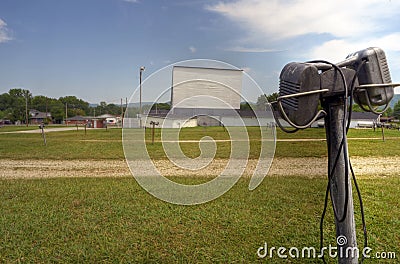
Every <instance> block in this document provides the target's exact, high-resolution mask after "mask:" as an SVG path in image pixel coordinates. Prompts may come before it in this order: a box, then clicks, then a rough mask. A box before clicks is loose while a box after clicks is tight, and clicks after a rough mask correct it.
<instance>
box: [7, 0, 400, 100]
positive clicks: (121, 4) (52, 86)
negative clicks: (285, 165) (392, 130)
mask: <svg viewBox="0 0 400 264" xmlns="http://www.w3.org/2000/svg"><path fill="white" fill-rule="evenodd" d="M399 2H400V1H395V0H352V1H348V0H327V1H315V0H281V1H279V0H271V1H263V0H237V1H207V0H193V1H185V0H171V1H162V0H154V1H149V0H147V1H146V0H57V1H54V0H31V1H25V0H1V1H0V93H4V92H7V91H8V90H9V89H11V88H14V87H21V88H24V89H28V90H30V91H31V92H32V93H33V95H46V96H49V97H55V98H58V97H61V96H66V95H75V96H77V97H79V98H82V99H84V100H86V101H88V102H90V103H99V102H100V101H106V102H108V103H111V102H115V103H118V102H120V98H124V100H125V98H126V97H128V98H129V97H130V96H131V94H132V93H133V91H134V90H135V89H136V87H137V85H138V83H139V68H140V66H146V71H145V72H144V78H146V77H147V76H149V75H150V74H152V73H154V72H156V71H157V70H159V69H161V68H163V67H165V66H167V65H169V64H171V63H175V62H178V61H182V60H188V59H213V60H221V61H224V62H227V63H230V64H232V65H234V66H237V67H239V68H242V69H244V70H245V71H246V72H247V73H248V74H249V75H250V76H251V77H252V78H253V79H254V80H255V81H256V82H257V83H258V84H259V86H260V87H261V88H262V90H263V91H264V92H265V93H272V92H275V91H277V89H278V77H279V73H280V71H281V69H282V68H283V66H284V65H285V64H286V63H288V62H290V61H306V60H311V59H326V60H331V61H332V62H338V61H340V60H342V59H344V58H345V57H346V55H347V54H349V53H352V52H354V51H357V50H361V49H364V48H367V47H369V46H378V47H381V48H383V49H384V50H385V52H386V55H387V57H388V61H389V66H390V70H391V73H392V79H393V81H395V82H400V45H399V43H400V29H399V27H398V25H399V24H400V21H399V20H400V19H399V18H398V10H400V3H399ZM396 92H397V93H400V90H399V88H397V89H396ZM146 93H147V94H148V95H149V97H148V98H150V97H154V95H153V94H152V93H154V91H144V93H143V100H144V101H146V96H147V95H146ZM150 94H151V96H150ZM256 96H257V95H254V97H256Z"/></svg>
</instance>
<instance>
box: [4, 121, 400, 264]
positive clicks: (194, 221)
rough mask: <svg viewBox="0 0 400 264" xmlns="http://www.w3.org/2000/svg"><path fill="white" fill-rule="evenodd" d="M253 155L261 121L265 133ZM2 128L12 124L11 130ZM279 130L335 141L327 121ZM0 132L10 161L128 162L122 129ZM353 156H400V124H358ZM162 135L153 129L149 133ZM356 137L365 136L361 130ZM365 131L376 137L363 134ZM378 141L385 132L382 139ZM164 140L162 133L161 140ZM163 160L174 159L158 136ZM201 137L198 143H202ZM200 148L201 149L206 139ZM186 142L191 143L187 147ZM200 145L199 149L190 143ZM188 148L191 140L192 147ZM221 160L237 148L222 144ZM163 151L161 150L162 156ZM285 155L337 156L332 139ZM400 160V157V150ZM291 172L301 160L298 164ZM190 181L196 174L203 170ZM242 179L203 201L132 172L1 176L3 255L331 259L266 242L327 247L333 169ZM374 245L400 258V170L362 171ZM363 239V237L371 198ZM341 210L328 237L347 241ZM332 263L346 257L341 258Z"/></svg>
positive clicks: (282, 153) (190, 134) (80, 259)
mask: <svg viewBox="0 0 400 264" xmlns="http://www.w3.org/2000/svg"><path fill="white" fill-rule="evenodd" d="M253 129H254V131H251V132H252V135H253V136H254V137H252V139H253V140H252V144H254V147H252V151H253V152H254V153H253V154H251V155H253V157H256V154H257V144H259V143H257V142H259V141H257V133H258V132H257V130H256V129H255V128H249V130H253ZM0 132H1V130H0ZM277 133H278V134H277V137H278V139H296V138H316V139H322V138H324V130H323V129H309V130H305V131H301V132H300V133H298V134H284V133H281V132H280V131H277ZM205 135H210V136H212V135H216V137H217V138H219V139H225V138H226V136H227V135H226V133H225V132H224V130H222V129H221V128H207V129H203V128H191V129H184V130H182V135H181V139H199V138H201V137H203V136H205ZM46 136H47V142H48V144H47V146H43V141H42V138H41V135H40V134H17V133H15V134H14V133H13V134H0V146H1V147H0V157H1V158H0V159H57V160H62V159H69V160H74V159H87V160H91V159H94V160H114V159H124V156H123V151H122V142H121V130H120V129H108V130H107V131H106V130H88V131H87V134H86V135H85V134H84V131H83V130H79V131H65V132H54V133H48V134H47V135H46ZM349 137H350V139H349V148H350V154H351V155H354V156H371V158H378V157H385V156H388V155H390V156H397V157H399V156H400V149H399V147H400V132H399V131H390V130H388V131H386V141H385V142H384V141H382V140H381V139H380V137H381V133H380V131H377V132H373V131H372V130H351V131H350V132H349ZM149 138H150V131H148V134H147V139H149ZM352 138H353V139H352ZM354 138H365V139H361V140H360V139H354ZM372 138H376V139H372ZM157 140H159V130H158V131H157V133H156V141H157ZM148 144H149V145H148V146H149V148H153V150H151V151H154V153H155V154H154V158H156V159H157V158H159V159H162V158H164V157H163V152H162V151H160V148H161V145H159V143H155V144H154V145H151V144H150V142H149V143H148ZM190 144H192V143H190ZM194 147H195V146H194ZM183 148H184V146H183ZM189 148H191V149H192V150H193V149H194V150H197V148H196V147H195V148H193V145H190V146H189ZM189 148H188V149H189ZM222 149H223V150H222V153H220V154H219V155H221V157H224V156H226V153H225V152H229V148H228V150H227V148H222ZM157 153H158V154H157ZM276 155H277V156H278V157H282V158H283V157H307V156H308V157H325V156H326V142H324V141H312V142H300V141H291V142H277V149H276ZM399 158H400V157H399ZM288 169H290V168H288ZM176 181H179V182H185V183H188V184H193V183H196V182H197V180H196V179H193V178H184V179H182V178H179V179H176ZM248 182H249V180H248V179H241V180H240V181H239V182H238V183H237V184H236V185H235V186H234V187H233V188H232V189H231V190H230V191H228V192H227V193H226V194H225V195H223V196H222V197H220V198H218V199H216V200H214V201H212V202H209V203H206V204H202V205H196V206H179V205H172V204H169V203H166V202H163V201H160V200H158V199H156V198H154V197H153V196H151V195H149V194H148V193H147V192H145V191H144V190H143V189H142V188H141V187H140V186H139V185H138V184H137V183H136V181H135V179H134V178H133V177H131V176H129V175H127V177H125V178H54V179H2V180H0V212H1V214H0V262H4V263H54V262H57V263H254V262H256V263H257V262H260V263H321V261H319V260H314V259H291V258H289V259H288V260H284V259H280V258H279V257H278V256H277V255H275V256H274V258H272V259H270V258H268V257H267V258H265V259H259V258H258V257H257V254H256V252H257V249H258V248H259V247H261V246H263V245H264V243H265V242H266V243H268V245H269V246H270V247H272V246H274V247H281V246H282V247H286V248H290V247H297V248H302V247H315V248H317V249H318V248H319V220H320V215H321V212H322V209H323V199H324V192H325V188H326V184H327V180H326V179H324V178H321V177H315V178H310V177H299V176H296V175H292V176H288V177H266V178H265V179H264V181H263V182H262V184H261V185H260V186H259V187H258V188H257V189H256V190H254V191H249V190H248ZM359 185H360V189H361V192H362V195H363V199H364V207H365V213H366V221H367V228H368V233H369V247H371V248H372V249H373V251H372V252H373V253H376V252H383V251H384V252H395V253H396V256H397V259H395V260H385V261H384V260H379V261H377V260H376V259H372V260H369V261H367V262H365V263H398V262H399V259H400V244H399V243H398V241H400V232H399V230H400V208H399V206H398V201H399V195H400V177H398V176H390V177H374V178H361V179H360V180H359ZM355 207H356V208H355V209H356V212H355V216H356V224H357V237H358V242H359V244H361V243H362V232H361V220H360V212H359V204H358V202H357V200H355ZM334 232H335V231H334V221H333V215H332V210H331V207H329V208H328V214H327V216H326V219H325V236H326V239H325V245H326V246H328V244H329V243H330V244H332V245H333V246H334V245H335V233H334ZM329 263H336V260H333V259H331V260H330V261H329Z"/></svg>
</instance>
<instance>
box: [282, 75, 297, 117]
mask: <svg viewBox="0 0 400 264" xmlns="http://www.w3.org/2000/svg"><path fill="white" fill-rule="evenodd" d="M299 92H300V84H298V83H293V82H289V81H285V80H280V82H279V96H283V95H291V94H296V93H299ZM282 105H283V106H284V107H288V108H291V109H293V110H298V108H299V99H298V97H292V98H287V99H283V100H282Z"/></svg>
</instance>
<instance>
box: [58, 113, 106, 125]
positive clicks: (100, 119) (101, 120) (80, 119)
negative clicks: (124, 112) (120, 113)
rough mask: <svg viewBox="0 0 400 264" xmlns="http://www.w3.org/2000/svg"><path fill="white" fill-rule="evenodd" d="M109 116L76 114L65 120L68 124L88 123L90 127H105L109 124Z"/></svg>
mask: <svg viewBox="0 0 400 264" xmlns="http://www.w3.org/2000/svg"><path fill="white" fill-rule="evenodd" d="M107 118H109V117H104V116H96V117H92V116H74V117H69V118H67V120H65V123H66V125H80V126H84V125H86V126H87V127H88V128H104V127H106V126H107V125H108V123H107Z"/></svg>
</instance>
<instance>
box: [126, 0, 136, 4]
mask: <svg viewBox="0 0 400 264" xmlns="http://www.w3.org/2000/svg"><path fill="white" fill-rule="evenodd" d="M122 1H124V2H128V3H134V4H137V3H139V0H122Z"/></svg>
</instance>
